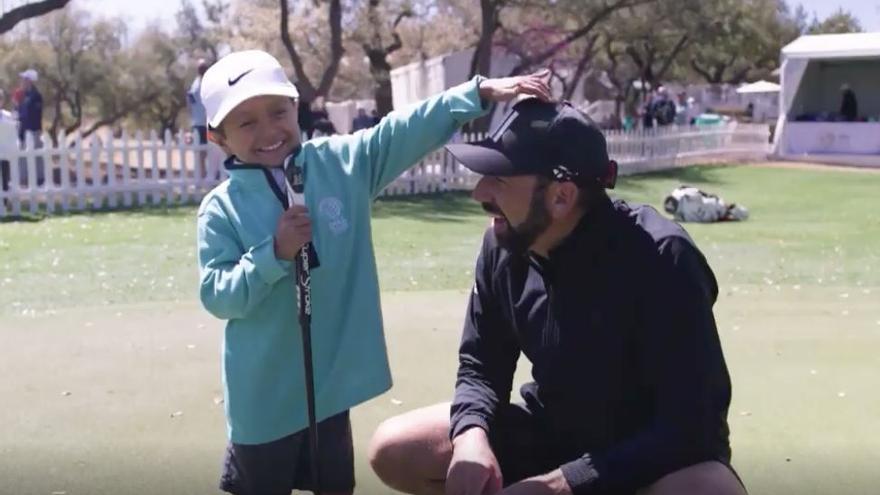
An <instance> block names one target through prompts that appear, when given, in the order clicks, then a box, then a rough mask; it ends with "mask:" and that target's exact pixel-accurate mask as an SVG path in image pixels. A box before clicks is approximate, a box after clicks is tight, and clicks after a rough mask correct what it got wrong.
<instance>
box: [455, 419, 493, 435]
mask: <svg viewBox="0 0 880 495" xmlns="http://www.w3.org/2000/svg"><path fill="white" fill-rule="evenodd" d="M471 428H482V429H483V431H485V432H486V433H489V423H487V422H486V420H485V419H483V418H481V417H480V416H474V415H471V416H465V417H463V418H461V419H459V420H458V421H456V422H455V423H453V425H452V428H450V429H449V440H455V437H457V436H459V435H461V434H462V433H464V432H465V431H467V430H470V429H471Z"/></svg>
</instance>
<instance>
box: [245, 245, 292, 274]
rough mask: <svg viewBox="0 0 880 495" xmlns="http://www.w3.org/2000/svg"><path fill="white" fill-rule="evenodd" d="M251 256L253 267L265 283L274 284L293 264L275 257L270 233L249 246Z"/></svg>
mask: <svg viewBox="0 0 880 495" xmlns="http://www.w3.org/2000/svg"><path fill="white" fill-rule="evenodd" d="M251 256H252V257H253V260H254V269H255V270H256V271H257V273H259V274H260V277H262V278H263V280H265V281H266V283H267V284H274V283H275V282H277V281H278V280H280V279H281V278H282V277H284V276H285V275H287V274H288V273H290V267H291V265H292V264H293V263H292V262H290V261H287V260H280V259H278V258H276V257H275V237H274V236H271V235H270V236H269V237H267V238H265V239H263V240H262V241H261V242H260V243H259V244H257V245H256V246H254V247H253V248H251Z"/></svg>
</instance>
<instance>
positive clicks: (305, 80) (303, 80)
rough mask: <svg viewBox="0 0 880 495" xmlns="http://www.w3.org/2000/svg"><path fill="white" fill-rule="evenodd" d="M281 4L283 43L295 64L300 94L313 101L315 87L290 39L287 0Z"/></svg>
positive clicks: (281, 1) (283, 0)
mask: <svg viewBox="0 0 880 495" xmlns="http://www.w3.org/2000/svg"><path fill="white" fill-rule="evenodd" d="M279 2H280V4H281V43H283V44H284V48H286V49H287V55H288V56H289V57H290V63H291V64H293V70H294V72H295V73H296V83H297V86H298V87H299V90H300V92H302V93H303V97H304V99H306V100H312V99H313V98H314V97H315V93H316V90H315V86H314V85H312V82H311V81H309V76H308V75H307V74H306V70H305V67H303V63H302V59H301V58H300V57H299V53H297V51H296V47H295V46H294V45H293V40H291V39H290V32H289V31H288V19H287V17H288V15H289V9H288V5H287V0H279Z"/></svg>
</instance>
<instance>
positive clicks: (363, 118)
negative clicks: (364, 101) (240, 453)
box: [351, 107, 376, 132]
mask: <svg viewBox="0 0 880 495" xmlns="http://www.w3.org/2000/svg"><path fill="white" fill-rule="evenodd" d="M374 124H376V122H374V121H373V119H372V118H371V117H370V116H369V115H367V109H365V108H363V107H359V108H358V109H357V116H356V117H355V118H354V120H352V121H351V132H355V131H359V130H361V129H366V128H368V127H373V125H374Z"/></svg>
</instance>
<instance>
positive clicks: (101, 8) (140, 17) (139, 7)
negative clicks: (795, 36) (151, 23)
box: [73, 0, 880, 32]
mask: <svg viewBox="0 0 880 495" xmlns="http://www.w3.org/2000/svg"><path fill="white" fill-rule="evenodd" d="M788 2H789V5H795V4H796V3H800V4H802V5H803V6H804V7H805V8H806V9H807V11H808V12H810V13H811V14H812V13H813V12H815V13H816V14H817V15H818V16H819V18H820V19H821V18H824V17H826V16H828V15H829V14H831V13H832V12H834V11H835V10H837V9H838V8H839V7H843V8H844V9H846V10H849V11H850V12H852V13H853V14H854V15H855V16H856V17H858V19H859V20H860V21H861V23H862V27H863V28H864V29H865V30H866V31H880V0H788ZM73 3H74V5H77V6H79V7H82V8H85V9H88V10H90V11H92V12H94V13H96V14H103V15H121V16H123V17H126V18H127V19H128V20H129V21H130V22H131V24H130V26H131V28H132V32H137V31H138V30H140V29H141V28H142V27H143V26H144V25H145V24H146V23H147V21H148V20H150V19H155V18H157V17H158V18H161V20H162V22H167V23H169V24H170V23H173V22H174V13H175V12H177V10H178V8H179V7H180V0H149V1H128V0H126V1H120V0H74V2H73ZM193 4H194V5H197V6H200V5H201V1H200V0H193Z"/></svg>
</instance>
